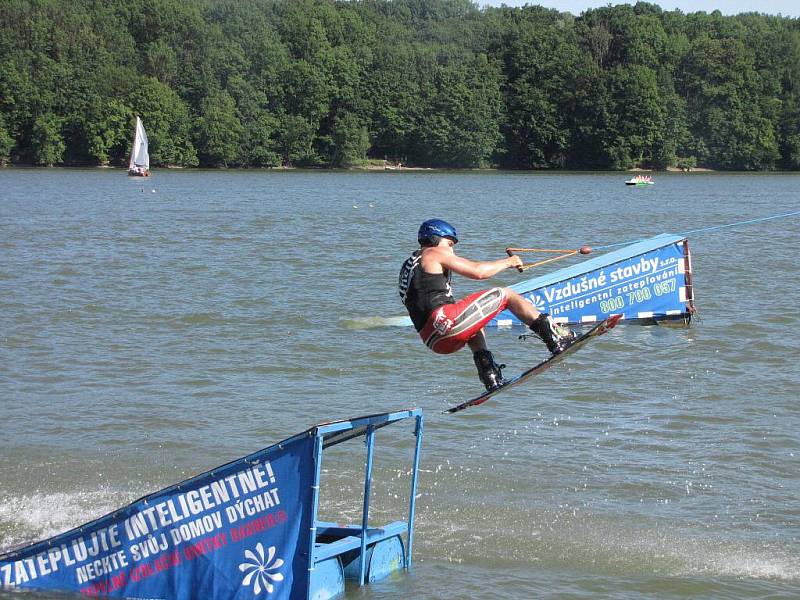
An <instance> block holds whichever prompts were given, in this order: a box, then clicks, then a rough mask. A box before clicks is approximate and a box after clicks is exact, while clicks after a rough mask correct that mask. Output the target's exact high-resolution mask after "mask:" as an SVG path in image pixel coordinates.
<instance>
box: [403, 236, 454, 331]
mask: <svg viewBox="0 0 800 600" xmlns="http://www.w3.org/2000/svg"><path fill="white" fill-rule="evenodd" d="M421 263H422V250H417V251H416V252H414V253H413V254H412V255H411V256H409V257H408V258H407V259H406V261H405V262H404V263H403V266H402V268H401V269H400V277H399V278H398V281H397V288H398V291H399V292H400V299H401V300H402V301H403V304H405V307H406V309H407V310H408V314H409V315H410V316H411V321H412V322H413V323H414V327H415V328H416V330H417V331H419V330H420V329H422V328H423V327H424V326H425V322H426V321H427V320H428V317H429V316H430V314H431V312H432V311H433V310H434V309H436V308H439V307H440V306H442V305H443V304H453V303H454V302H455V300H454V299H453V292H452V290H451V288H450V271H449V270H447V269H445V270H444V273H426V272H425V271H423V270H422V264H421Z"/></svg>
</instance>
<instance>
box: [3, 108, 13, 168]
mask: <svg viewBox="0 0 800 600" xmlns="http://www.w3.org/2000/svg"><path fill="white" fill-rule="evenodd" d="M13 147H14V138H12V137H11V134H9V133H8V130H7V129H6V122H5V119H3V115H1V114H0V167H2V166H5V165H6V164H8V162H9V161H10V160H11V149H12V148H13Z"/></svg>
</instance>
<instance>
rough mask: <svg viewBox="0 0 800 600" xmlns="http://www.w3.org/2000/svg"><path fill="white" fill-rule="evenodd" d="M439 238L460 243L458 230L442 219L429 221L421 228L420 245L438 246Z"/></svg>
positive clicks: (418, 237) (418, 236) (418, 235)
mask: <svg viewBox="0 0 800 600" xmlns="http://www.w3.org/2000/svg"><path fill="white" fill-rule="evenodd" d="M438 238H450V239H452V240H453V241H454V242H456V243H458V234H457V233H456V228H455V227H453V226H452V225H450V223H448V222H447V221H442V220H441V219H428V220H427V221H425V222H424V223H423V224H422V225H420V226H419V233H418V234H417V241H418V242H419V243H420V244H425V243H428V244H434V245H436V244H438V243H439V241H438Z"/></svg>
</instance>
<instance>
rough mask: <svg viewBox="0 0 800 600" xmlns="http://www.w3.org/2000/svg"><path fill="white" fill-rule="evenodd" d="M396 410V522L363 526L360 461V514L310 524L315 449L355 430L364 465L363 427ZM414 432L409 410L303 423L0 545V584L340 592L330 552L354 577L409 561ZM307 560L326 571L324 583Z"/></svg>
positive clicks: (214, 595) (370, 441) (369, 435)
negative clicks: (402, 485)
mask: <svg viewBox="0 0 800 600" xmlns="http://www.w3.org/2000/svg"><path fill="white" fill-rule="evenodd" d="M405 419H415V420H416V427H415V430H414V433H415V435H416V447H415V451H414V464H413V468H412V482H411V494H410V499H409V519H408V521H396V522H394V523H390V524H388V525H386V526H384V527H380V528H378V527H370V526H369V522H368V511H369V491H370V486H371V473H370V472H369V470H368V472H367V477H366V479H365V495H364V508H363V518H362V523H361V524H359V525H358V526H354V527H346V526H344V527H342V526H336V525H335V524H324V523H318V522H317V520H316V514H317V506H318V501H319V477H320V465H321V461H322V452H323V450H324V448H325V447H329V446H331V445H334V444H339V443H342V442H345V441H347V440H349V439H352V438H355V437H362V436H363V437H366V439H367V449H368V461H367V462H368V464H369V466H370V468H371V462H372V453H373V447H374V434H375V431H376V430H378V429H381V428H383V427H386V426H387V425H390V424H392V423H395V422H398V421H402V420H405ZM421 435H422V413H421V411H420V410H419V409H414V410H406V411H400V412H394V413H382V414H378V415H369V416H365V417H358V418H355V419H348V420H345V421H334V422H331V423H326V424H323V425H318V426H316V427H312V428H311V429H308V430H306V431H304V432H303V433H300V434H298V435H295V436H293V437H290V438H288V439H286V440H283V441H282V442H279V443H277V444H274V445H272V446H270V447H268V448H265V449H263V450H259V451H258V452H255V453H253V454H250V455H249V456H245V457H243V458H240V459H237V460H235V461H232V462H230V463H228V464H226V465H223V466H221V467H218V468H216V469H213V470H211V471H207V472H206V473H202V474H200V475H198V476H196V477H193V478H191V479H188V480H186V481H183V482H181V483H179V484H176V485H173V486H171V487H168V488H165V489H163V490H161V491H158V492H155V493H153V494H150V495H148V496H145V497H143V498H141V499H139V500H137V501H135V502H132V503H131V504H129V505H128V506H125V507H123V508H121V509H119V510H117V511H114V512H113V513H110V514H108V515H105V516H104V517H101V518H99V519H96V520H94V521H91V522H89V523H86V524H85V525H82V526H80V527H76V528H75V529H72V530H70V531H67V532H66V533H63V534H60V535H57V536H55V537H52V538H50V539H47V540H43V541H40V542H36V543H34V544H31V545H28V546H25V547H23V548H20V549H17V550H14V551H11V552H7V553H5V554H2V555H0V588H32V589H39V590H61V591H74V592H78V593H81V594H83V595H85V596H103V597H112V598H130V597H135V598H149V599H164V600H173V599H176V600H177V599H186V600H188V599H192V598H203V599H207V600H234V599H244V598H247V599H248V600H252V599H254V598H269V599H270V600H272V599H276V598H310V597H312V592H313V596H314V597H316V598H328V597H333V596H335V595H338V594H339V593H341V592H342V591H344V584H343V580H344V576H345V571H344V566H345V564H344V562H343V560H344V559H343V558H341V557H342V556H345V555H346V560H347V564H348V565H349V568H350V571H353V569H355V572H356V573H357V575H358V577H359V580H360V581H361V582H362V583H363V582H364V581H365V579H366V580H367V581H369V580H374V579H376V578H380V577H382V576H384V575H385V574H386V573H387V572H388V571H389V570H391V568H392V567H393V565H394V566H395V567H408V565H409V564H410V562H411V543H412V537H413V515H414V498H415V493H414V492H415V489H416V481H417V477H416V474H417V468H418V464H419V462H418V461H419V450H420V442H421ZM402 535H405V537H406V540H405V543H403V541H402V537H401V536H402ZM337 543H338V545H337ZM375 557H385V558H380V559H376V558H375ZM398 557H400V558H398ZM354 560H355V561H356V566H355V567H353V566H352V563H353V561H354ZM379 562H380V563H381V564H377V563H379ZM323 563H324V564H323ZM372 563H375V565H374V566H372ZM387 565H388V566H387ZM315 570H316V571H319V572H320V574H321V575H324V573H325V572H328V573H329V574H332V576H331V579H330V580H331V581H333V584H332V586H331V585H330V584H329V583H326V584H325V585H327V586H328V587H327V588H326V589H327V592H326V591H325V590H323V589H322V584H321V583H319V581H320V578H315V577H314V576H313V573H314V571H315ZM323 579H324V577H323Z"/></svg>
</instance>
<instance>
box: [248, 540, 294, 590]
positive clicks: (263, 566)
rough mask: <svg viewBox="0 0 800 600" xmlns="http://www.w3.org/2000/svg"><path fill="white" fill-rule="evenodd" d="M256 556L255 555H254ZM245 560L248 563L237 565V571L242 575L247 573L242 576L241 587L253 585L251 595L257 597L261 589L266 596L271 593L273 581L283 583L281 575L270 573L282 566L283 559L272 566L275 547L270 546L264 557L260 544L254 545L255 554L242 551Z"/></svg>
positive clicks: (262, 547)
mask: <svg viewBox="0 0 800 600" xmlns="http://www.w3.org/2000/svg"><path fill="white" fill-rule="evenodd" d="M256 554H257V555H256ZM244 556H245V558H246V559H247V560H248V561H250V562H243V563H242V564H240V565H239V570H240V571H241V572H242V573H247V574H246V575H245V576H244V580H243V581H242V585H250V583H251V582H252V583H253V593H254V594H255V595H256V596H258V595H259V594H260V593H261V589H262V588H263V589H265V590H266V591H267V593H268V594H271V593H272V590H273V586H272V582H273V581H283V575H282V574H281V573H270V571H274V570H275V569H280V568H281V567H282V566H283V559H282V558H279V559H278V560H276V561H275V562H274V563H273V564H272V565H270V563H271V562H272V559H273V558H275V546H270V547H269V550H267V556H266V557H264V546H262V545H261V542H259V543H258V544H256V553H253V552H251V551H250V550H245V551H244Z"/></svg>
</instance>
